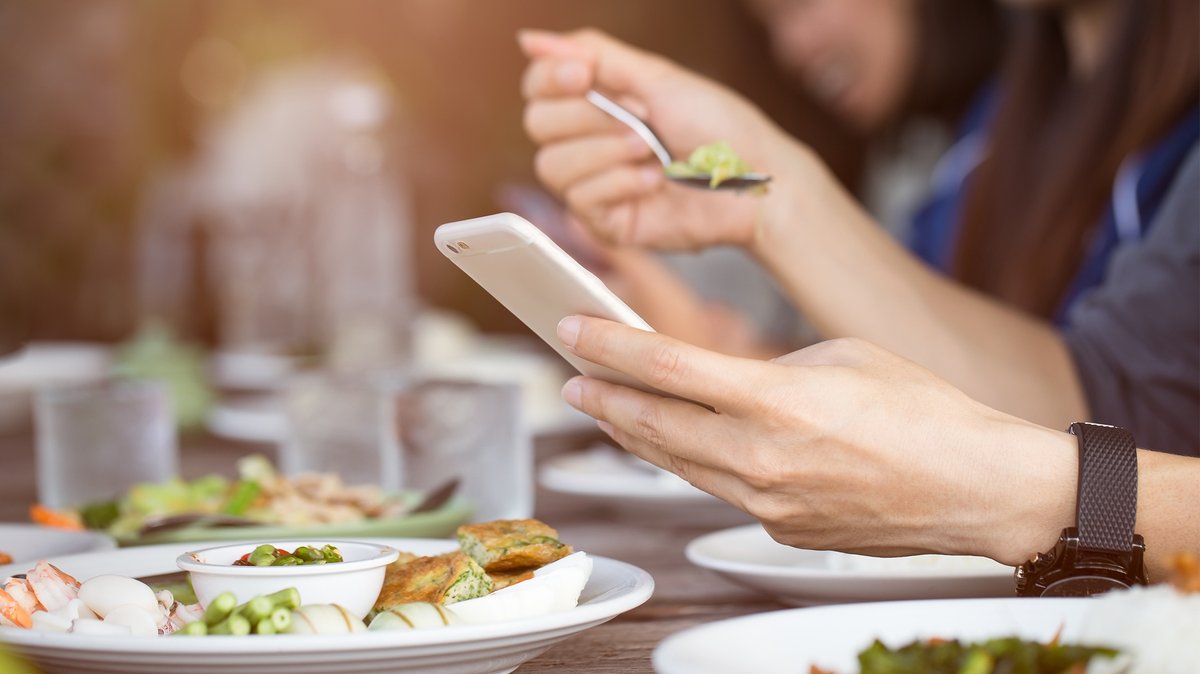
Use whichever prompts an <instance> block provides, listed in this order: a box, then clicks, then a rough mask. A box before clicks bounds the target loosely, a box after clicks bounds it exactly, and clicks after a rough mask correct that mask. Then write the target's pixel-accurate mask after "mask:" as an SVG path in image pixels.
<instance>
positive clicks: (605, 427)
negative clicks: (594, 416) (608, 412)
mask: <svg viewBox="0 0 1200 674" xmlns="http://www.w3.org/2000/svg"><path fill="white" fill-rule="evenodd" d="M596 426H598V427H599V428H600V430H602V431H604V432H605V434H607V435H608V437H610V438H611V437H612V435H613V425H612V424H610V423H608V422H607V421H597V422H596Z"/></svg>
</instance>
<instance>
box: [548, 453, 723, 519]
mask: <svg viewBox="0 0 1200 674" xmlns="http://www.w3.org/2000/svg"><path fill="white" fill-rule="evenodd" d="M538 481H539V482H540V483H541V485H542V486H543V487H545V488H546V489H549V490H550V491H556V492H560V493H563V494H572V495H575V496H588V497H597V498H604V499H612V500H616V501H621V502H624V503H634V504H643V503H660V504H661V503H680V504H696V503H707V502H718V499H717V498H715V497H713V496H711V495H709V494H707V493H705V492H703V491H701V490H699V489H697V488H695V487H693V486H692V485H690V484H688V483H687V482H685V481H684V480H683V479H681V478H679V477H678V476H676V475H673V474H672V473H668V472H667V471H665V470H661V469H659V468H658V467H656V466H653V465H651V464H649V463H646V462H645V461H643V460H641V459H639V458H637V457H636V456H634V455H632V454H630V453H628V452H625V451H622V450H619V449H617V448H615V447H612V446H610V445H604V444H600V445H595V446H593V447H589V448H588V449H585V450H582V451H579V452H572V453H569V454H561V455H559V456H555V457H552V458H550V459H549V460H547V461H546V462H545V463H544V464H543V465H542V468H541V470H540V471H539V472H538Z"/></svg>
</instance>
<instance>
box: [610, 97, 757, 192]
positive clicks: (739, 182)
mask: <svg viewBox="0 0 1200 674" xmlns="http://www.w3.org/2000/svg"><path fill="white" fill-rule="evenodd" d="M586 97H587V100H588V102H589V103H591V104H592V105H594V106H596V107H597V108H600V109H601V110H603V111H604V112H606V113H608V114H609V115H611V116H612V117H613V119H616V120H617V121H618V122H620V123H622V124H624V125H625V126H628V127H629V128H630V129H633V132H634V133H636V134H637V135H638V137H639V138H641V139H642V140H644V141H646V144H647V145H649V146H650V149H651V150H652V151H653V152H654V156H656V157H658V161H660V162H662V165H663V168H666V167H667V166H670V165H671V162H672V161H673V160H672V159H671V153H670V152H668V151H667V147H666V146H665V145H663V143H662V141H661V140H659V139H658V136H656V135H654V132H653V131H651V130H650V127H649V126H647V125H646V123H645V122H643V121H642V120H641V119H640V118H639V117H638V116H637V115H635V114H633V113H632V112H630V111H628V110H626V109H625V108H623V107H621V105H619V104H618V103H617V102H616V101H614V100H612V99H611V98H609V97H607V96H605V95H604V94H602V93H600V92H598V91H596V90H594V89H593V90H591V91H588V92H587V94H586ZM667 177H668V178H670V179H671V180H674V181H675V182H677V183H682V184H684V185H687V186H689V187H695V188H698V189H703V190H745V189H751V188H754V187H759V186H761V185H765V184H766V183H768V182H770V180H771V176H769V175H767V174H765V173H743V174H742V175H740V176H737V177H735V178H728V179H726V180H722V181H721V184H719V185H717V186H716V187H711V186H710V184H709V181H710V178H709V176H688V177H682V176H680V177H676V176H667Z"/></svg>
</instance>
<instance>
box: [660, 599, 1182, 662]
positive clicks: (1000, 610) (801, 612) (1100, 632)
mask: <svg viewBox="0 0 1200 674" xmlns="http://www.w3.org/2000/svg"><path fill="white" fill-rule="evenodd" d="M1197 633H1200V594H1195V593H1193V594H1186V593H1184V592H1183V591H1182V590H1179V589H1176V588H1174V587H1172V586H1171V585H1168V584H1164V585H1158V586H1151V587H1139V588H1133V589H1130V590H1125V591H1118V592H1111V593H1109V594H1107V595H1104V596H1101V597H1098V598H1070V599H1064V598H1055V599H1049V598H1038V599H1034V598H1020V599H1018V598H1007V599H941V600H920V601H902V602H886V603H868V604H843V605H839V606H821V607H815V608H803V609H789V610H784V611H772V612H769V613H760V614H757V615H751V616H745V617H741V618H733V619H730V620H722V621H718V622H715V623H710V624H707V625H701V626H699V627H695V628H692V629H689V630H685V631H683V632H680V633H677V634H674V635H672V636H671V637H668V638H667V639H666V640H665V641H663V642H662V643H661V644H659V646H658V647H657V648H656V649H655V650H654V656H653V662H654V668H655V670H656V671H658V672H661V673H662V674H724V673H725V672H734V671H737V672H756V673H757V674H773V673H775V672H778V673H780V674H782V673H784V672H787V673H788V674H794V673H795V672H811V673H812V674H875V673H882V672H888V673H889V674H910V673H911V674H917V673H920V674H938V673H939V672H954V673H958V672H978V673H980V674H990V673H992V672H1007V671H1030V672H1035V671H1036V672H1043V671H1044V672H1068V671H1069V672H1078V673H1079V674H1084V672H1087V673H1088V674H1117V673H1121V674H1186V673H1188V672H1195V671H1196V666H1197V665H1198V664H1200V639H1196V634H1197ZM1018 663H1019V664H1018ZM1030 663H1033V664H1032V665H1031V664H1030Z"/></svg>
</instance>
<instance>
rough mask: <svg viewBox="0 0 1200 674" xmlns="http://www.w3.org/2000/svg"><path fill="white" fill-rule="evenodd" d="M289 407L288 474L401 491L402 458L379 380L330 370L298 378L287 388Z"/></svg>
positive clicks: (283, 452) (282, 456)
mask: <svg viewBox="0 0 1200 674" xmlns="http://www.w3.org/2000/svg"><path fill="white" fill-rule="evenodd" d="M283 403H284V413H285V415H286V417H287V426H288V433H287V438H286V440H285V441H284V442H283V443H282V445H281V446H280V448H279V449H280V451H279V467H280V469H281V470H282V471H283V473H284V474H286V475H296V474H298V473H337V474H338V475H340V476H341V478H342V480H343V481H344V482H345V483H346V484H348V485H360V484H372V485H378V486H380V487H382V488H384V489H386V490H388V491H397V490H399V489H400V488H401V486H402V483H401V465H400V461H401V455H400V453H399V452H397V451H396V450H395V448H394V447H393V446H391V445H390V444H389V443H388V442H387V441H386V440H385V436H386V434H387V430H388V424H387V421H388V408H387V405H386V404H385V401H384V400H383V398H382V397H381V388H380V384H379V383H378V381H377V378H375V377H372V376H369V375H366V374H348V373H341V372H325V371H321V372H311V373H307V374H302V375H298V376H296V377H293V378H292V379H291V380H289V381H288V383H287V384H286V385H285V387H284V393H283Z"/></svg>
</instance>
